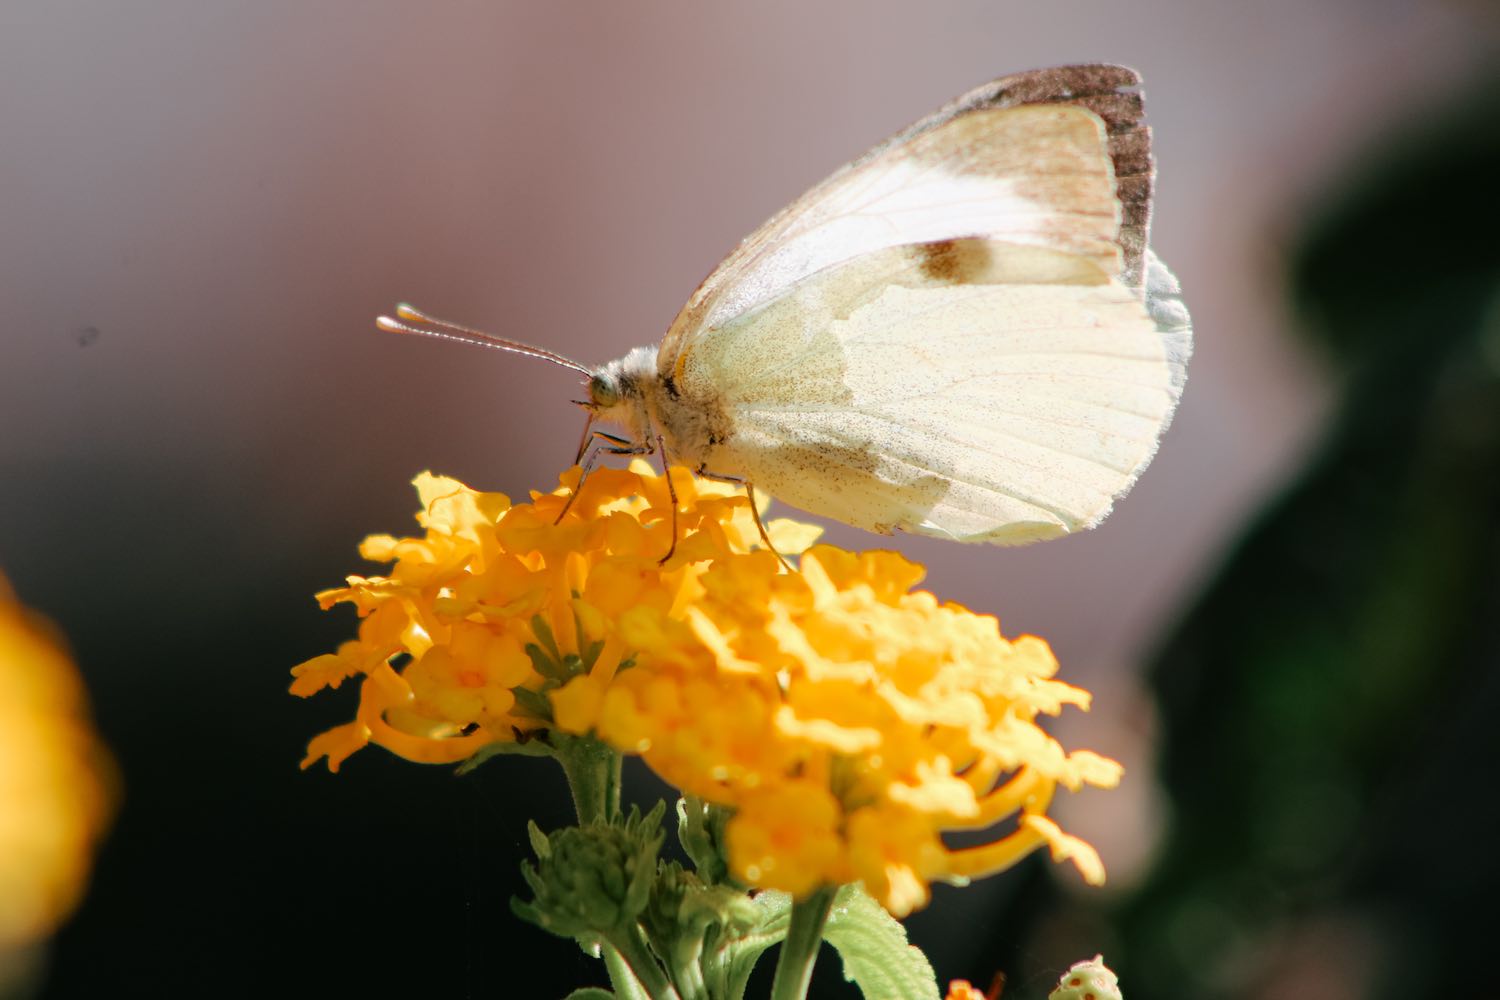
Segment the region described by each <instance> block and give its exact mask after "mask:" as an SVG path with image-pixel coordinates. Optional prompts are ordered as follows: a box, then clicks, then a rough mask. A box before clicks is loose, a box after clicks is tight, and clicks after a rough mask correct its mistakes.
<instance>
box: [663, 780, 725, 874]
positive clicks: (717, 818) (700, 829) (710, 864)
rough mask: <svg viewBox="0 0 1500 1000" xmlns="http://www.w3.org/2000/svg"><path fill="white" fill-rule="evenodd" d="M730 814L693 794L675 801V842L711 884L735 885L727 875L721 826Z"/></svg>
mask: <svg viewBox="0 0 1500 1000" xmlns="http://www.w3.org/2000/svg"><path fill="white" fill-rule="evenodd" d="M732 815H733V812H732V811H731V810H729V809H726V808H725V807H724V806H717V805H713V804H712V803H709V802H705V801H703V800H702V799H700V798H698V797H697V796H695V795H684V796H683V797H682V798H680V799H678V800H677V840H678V842H679V843H681V844H682V849H683V850H684V851H686V852H687V856H688V859H689V860H690V861H692V862H693V868H694V869H695V870H696V871H697V873H698V877H699V878H700V879H702V880H703V881H704V882H706V883H708V884H710V885H716V884H720V883H727V884H730V885H736V884H737V883H735V882H734V880H733V879H732V878H731V877H730V875H729V860H728V851H727V849H726V848H725V839H724V827H725V825H726V824H728V822H729V818H730V816H732Z"/></svg>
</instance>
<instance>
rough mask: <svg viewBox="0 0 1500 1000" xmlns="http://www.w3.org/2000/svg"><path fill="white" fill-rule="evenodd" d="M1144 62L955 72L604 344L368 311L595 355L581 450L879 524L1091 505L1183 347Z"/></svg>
mask: <svg viewBox="0 0 1500 1000" xmlns="http://www.w3.org/2000/svg"><path fill="white" fill-rule="evenodd" d="M1139 83H1140V77H1139V76H1138V75H1137V74H1136V73H1135V72H1134V71H1133V70H1129V69H1126V68H1124V67H1120V66H1109V65H1089V66H1066V67H1060V68H1055V69H1045V70H1037V71H1034V72H1030V73H1021V74H1017V75H1015V76H1008V77H1003V78H1001V79H999V80H995V81H993V82H991V83H988V84H985V85H984V86H982V87H980V88H978V89H977V90H974V91H972V92H970V93H968V94H966V95H964V96H963V97H961V98H959V99H958V100H956V101H954V102H953V103H951V104H949V105H948V106H946V107H944V108H942V109H940V110H939V111H937V112H935V113H934V114H932V115H930V116H928V117H927V118H924V119H923V120H921V121H920V122H918V123H916V124H915V125H913V126H911V127H910V128H908V129H906V130H905V131H903V132H900V133H898V134H897V135H895V136H894V137H892V138H891V139H889V140H887V141H886V142H884V143H882V144H881V145H879V146H877V147H875V148H874V149H873V150H871V151H870V152H869V153H866V154H865V155H864V156H862V157H861V158H859V159H858V160H855V161H854V162H853V163H851V164H849V165H848V166H845V167H844V168H843V169H841V170H839V171H838V172H836V173H835V174H834V175H833V176H832V177H829V178H828V179H827V180H825V181H824V182H823V183H821V184H819V185H818V186H816V187H814V188H813V189H812V190H811V191H809V192H807V193H806V194H804V195H803V196H802V197H801V198H799V199H798V200H797V201H795V202H793V203H792V204H791V205H790V206H789V207H788V208H786V209H785V210H783V211H782V212H781V213H780V214H778V215H776V216H775V217H774V218H772V219H771V220H770V221H769V222H767V223H766V224H765V225H763V226H761V228H760V229H759V230H757V231H756V232H755V233H754V234H753V235H751V236H750V237H749V238H748V239H746V240H745V241H744V242H743V243H742V244H740V246H739V247H738V248H737V249H736V250H735V251H734V252H733V253H731V254H730V255H729V257H728V258H727V259H725V260H724V262H723V263H721V264H720V265H719V267H718V268H717V269H716V270H715V271H714V272H713V273H712V274H711V275H709V277H708V279H707V280H705V281H704V282H703V284H702V285H701V286H699V288H698V290H697V291H696V292H694V293H693V296H692V298H691V299H689V300H688V303H687V305H686V306H685V307H683V309H682V312H681V313H679V314H678V316H677V318H676V320H675V321H673V323H672V325H671V328H670V329H669V330H668V331H667V335H666V337H665V338H664V339H663V340H662V342H661V344H660V345H659V346H658V347H639V348H636V349H635V350H633V351H631V352H630V353H629V354H627V355H626V356H625V357H623V358H621V359H620V360H618V361H613V362H610V363H609V364H607V365H604V366H603V367H601V368H598V369H589V368H587V367H585V366H583V365H580V364H577V363H576V362H573V361H570V360H568V359H567V358H563V357H561V356H560V355H557V354H553V353H552V352H550V351H544V350H541V349H539V348H534V347H530V346H528V345H525V344H520V343H517V342H515V341H509V340H503V339H501V338H496V337H491V336H489V335H486V334H481V333H478V332H477V331H473V330H469V329H467V328H465V327H459V326H455V325H453V324H447V323H443V322H442V321H438V320H433V319H431V318H430V317H427V316H425V315H424V314H422V313H419V312H417V311H416V310H413V309H411V308H410V307H402V309H400V310H398V315H399V316H400V317H401V318H402V319H403V320H407V321H409V322H411V323H412V324H417V325H408V324H407V323H401V322H397V321H396V320H392V319H388V318H386V317H381V319H380V321H379V322H380V325H381V326H382V327H383V328H385V329H390V330H396V331H399V332H404V333H423V334H427V335H432V336H443V337H449V338H453V339H459V340H464V341H466V342H470V343H479V344H483V345H485V346H490V347H499V348H502V349H505V350H513V351H519V352H521V353H526V354H531V355H534V356H539V357H543V358H546V359H548V360H551V361H554V362H556V363H559V364H563V365H566V366H568V367H571V368H574V369H576V370H578V371H580V372H583V373H584V374H586V375H588V376H589V381H588V395H589V398H588V400H587V401H586V402H585V403H583V404H582V405H584V406H585V407H586V408H587V409H588V410H589V414H590V415H589V426H586V427H585V430H584V442H583V446H582V447H581V448H580V452H579V457H580V458H582V457H583V454H584V450H585V449H586V447H587V446H588V445H589V444H590V443H591V442H593V443H596V444H598V445H599V448H597V449H596V450H595V452H594V453H593V457H595V458H596V457H597V455H598V453H599V450H601V449H602V450H604V451H607V452H613V453H616V454H649V453H653V452H655V451H658V450H660V451H662V452H663V458H664V459H665V460H667V461H670V462H674V463H678V464H682V465H686V466H688V467H690V468H693V469H695V470H698V471H699V472H700V473H702V474H705V475H710V476H714V477H717V478H725V479H731V480H735V481H743V482H745V483H746V484H752V483H753V484H754V485H755V486H756V487H759V488H761V489H764V490H766V491H767V492H769V493H770V494H772V495H773V496H776V497H778V498H780V499H782V500H784V501H786V502H788V503H790V504H792V505H793V506H796V507H800V508H802V509H804V510H808V511H811V512H813V513H817V514H823V515H826V516H828V517H832V518H836V519H837V520H840V521H844V522H846V523H848V524H852V525H855V526H857V527H860V528H866V529H869V530H871V531H876V532H882V533H888V532H892V531H897V530H901V531H913V532H918V533H920V534H924V535H936V536H940V537H943V538H951V539H955V540H958V541H964V542H996V543H1001V544H1018V543H1022V542H1030V541H1035V540H1038V539H1043V538H1051V537H1054V536H1057V535H1062V534H1066V533H1069V532H1072V531H1078V530H1081V529H1084V528H1090V527H1093V526H1094V525H1096V524H1098V523H1099V522H1100V521H1101V520H1103V518H1104V517H1105V516H1106V515H1107V514H1108V513H1109V510H1110V507H1111V505H1112V504H1113V501H1114V499H1115V498H1116V497H1119V496H1121V495H1122V494H1124V493H1125V492H1126V491H1127V490H1129V488H1130V486H1131V485H1132V484H1133V483H1134V482H1135V480H1136V477H1137V476H1139V475H1140V473H1141V470H1142V469H1144V468H1145V467H1146V464H1147V463H1148V462H1149V461H1150V460H1151V456H1152V455H1153V454H1154V453H1155V451H1156V444H1157V439H1158V438H1159V437H1160V435H1161V433H1162V431H1163V430H1164V429H1165V428H1166V426H1167V423H1168V422H1169V421H1170V419H1171V416H1172V411H1173V409H1174V407H1175V406H1176V404H1177V400H1178V397H1179V396H1180V395H1181V393H1182V387H1183V382H1184V380H1185V378H1186V371H1185V366H1186V363H1187V360H1188V356H1189V354H1190V353H1191V328H1190V322H1189V319H1188V314H1187V310H1186V308H1185V307H1184V306H1183V304H1182V301H1181V296H1180V291H1179V288H1178V285H1177V281H1176V279H1175V278H1173V277H1172V275H1171V273H1170V272H1169V271H1168V270H1167V269H1166V267H1165V266H1164V265H1163V264H1162V263H1161V262H1160V261H1159V260H1157V258H1156V257H1155V255H1154V254H1152V253H1151V251H1150V250H1149V249H1148V248H1147V232H1148V225H1149V221H1150V204H1151V186H1152V173H1153V167H1152V160H1151V152H1150V131H1149V129H1147V128H1146V127H1145V126H1144V125H1143V124H1142V123H1141V121H1142V104H1141V97H1140V94H1139V92H1138V91H1136V90H1135V89H1134V88H1136V87H1137V86H1138V85H1139ZM595 419H599V420H604V421H611V422H614V423H617V424H619V425H621V426H622V427H624V428H625V429H626V431H627V432H628V436H626V437H616V436H614V435H609V434H604V433H602V432H598V431H595V432H594V433H593V435H590V433H589V430H590V427H591V426H592V423H593V421H594V420H595ZM591 463H592V458H591V459H589V460H587V461H586V463H585V467H586V468H588V467H589V466H590V465H591Z"/></svg>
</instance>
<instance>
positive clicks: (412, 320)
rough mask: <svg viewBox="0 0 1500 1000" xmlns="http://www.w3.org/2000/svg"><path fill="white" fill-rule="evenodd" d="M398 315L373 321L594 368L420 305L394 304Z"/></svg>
mask: <svg viewBox="0 0 1500 1000" xmlns="http://www.w3.org/2000/svg"><path fill="white" fill-rule="evenodd" d="M396 316H397V317H398V318H397V319H392V318H391V317H389V316H377V317H375V325H376V326H378V327H379V328H380V329H382V330H384V331H386V332H387V333H406V334H411V335H413V336H419V337H437V338H439V339H441V340H456V341H458V342H459V343H461V344H473V345H474V346H476V347H492V348H494V349H495V350H497V351H511V352H512V353H515V354H527V355H530V356H531V357H533V358H541V359H542V360H543V361H550V362H552V363H553V364H554V365H562V366H563V367H564V368H571V369H573V370H574V371H575V372H582V373H583V374H585V375H589V376H592V375H593V374H594V372H593V369H591V368H587V367H585V366H583V365H581V364H579V363H578V362H576V361H574V360H572V359H571V358H565V357H563V356H562V355H561V354H556V353H553V352H552V351H549V350H546V349H544V348H541V347H533V346H531V345H530V344H523V343H521V342H520V341H519V340H507V339H505V338H504V337H497V336H495V335H494V334H491V333H484V332H482V331H480V330H473V329H470V328H469V327H467V326H459V325H458V324H457V323H449V322H448V321H447V320H442V319H438V318H436V317H435V316H429V315H427V314H426V313H424V312H422V311H421V310H420V309H417V308H414V307H413V306H410V305H407V304H406V303H405V302H402V303H400V304H399V305H397V306H396Z"/></svg>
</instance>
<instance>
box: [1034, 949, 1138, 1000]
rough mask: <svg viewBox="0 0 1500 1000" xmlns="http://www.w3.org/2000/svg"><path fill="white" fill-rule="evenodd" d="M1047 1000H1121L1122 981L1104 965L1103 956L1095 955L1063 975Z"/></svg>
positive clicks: (1075, 965)
mask: <svg viewBox="0 0 1500 1000" xmlns="http://www.w3.org/2000/svg"><path fill="white" fill-rule="evenodd" d="M1047 1000H1120V979H1119V977H1118V976H1116V975H1115V974H1114V973H1113V972H1111V971H1110V970H1109V967H1108V966H1106V965H1105V964H1104V956H1103V955H1095V956H1094V957H1093V958H1091V959H1089V960H1088V961H1087V962H1075V963H1074V965H1073V967H1072V968H1070V969H1069V970H1068V971H1067V972H1065V973H1063V977H1062V979H1060V980H1058V983H1057V989H1055V990H1053V991H1052V992H1051V993H1049V994H1047Z"/></svg>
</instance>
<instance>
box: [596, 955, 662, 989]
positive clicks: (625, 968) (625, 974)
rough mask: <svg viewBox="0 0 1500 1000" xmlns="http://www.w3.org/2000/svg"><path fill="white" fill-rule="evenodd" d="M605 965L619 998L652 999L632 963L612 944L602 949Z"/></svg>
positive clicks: (610, 981)
mask: <svg viewBox="0 0 1500 1000" xmlns="http://www.w3.org/2000/svg"><path fill="white" fill-rule="evenodd" d="M599 950H600V952H601V955H602V957H603V959H604V967H605V968H606V969H608V970H609V983H610V985H611V986H613V987H614V988H615V989H614V993H615V997H616V998H617V1000H651V997H649V996H647V994H646V991H645V990H644V989H643V988H642V987H641V981H640V980H639V979H637V978H635V973H633V972H631V971H630V963H628V962H626V961H625V959H624V958H622V957H621V956H620V953H619V952H618V951H615V949H614V948H613V947H612V946H611V945H607V944H606V945H604V946H602V947H601V948H600V949H599Z"/></svg>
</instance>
